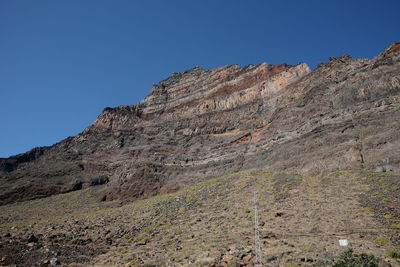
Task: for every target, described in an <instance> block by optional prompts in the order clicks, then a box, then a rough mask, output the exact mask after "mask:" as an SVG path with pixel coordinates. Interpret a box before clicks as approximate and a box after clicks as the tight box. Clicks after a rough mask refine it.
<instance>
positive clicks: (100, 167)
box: [0, 43, 400, 204]
mask: <svg viewBox="0 0 400 267" xmlns="http://www.w3.org/2000/svg"><path fill="white" fill-rule="evenodd" d="M399 50H400V43H395V44H393V45H392V46H390V47H389V48H388V49H386V50H385V51H384V52H383V53H381V54H380V55H379V56H377V57H376V58H374V59H372V60H368V59H353V58H351V57H350V56H347V55H344V56H341V57H339V58H331V59H330V62H329V63H321V64H320V65H319V66H318V68H317V69H316V70H314V71H311V70H310V68H309V67H308V66H307V65H306V64H304V63H302V64H299V65H296V66H290V65H269V64H265V63H263V64H260V65H257V66H252V65H251V66H247V67H245V68H241V67H240V66H238V65H232V66H223V67H219V68H215V69H211V70H205V69H202V68H200V67H195V68H193V69H191V70H188V71H185V72H181V73H174V74H172V76H171V77H169V78H168V79H166V80H163V81H161V82H159V83H158V84H156V85H154V86H153V88H152V90H151V92H150V94H149V95H148V96H147V97H146V98H145V99H144V100H143V101H142V102H141V103H139V104H137V105H132V106H120V107H116V108H105V109H104V111H103V112H102V114H100V116H99V117H98V118H97V119H96V120H95V121H94V123H93V124H92V125H91V126H89V127H88V128H86V129H85V130H84V131H83V132H82V133H81V134H79V135H77V136H75V137H70V138H67V139H65V140H63V141H61V142H60V143H58V144H55V145H54V146H51V147H46V148H37V149H34V150H32V151H30V152H28V153H25V154H21V155H17V156H13V157H10V158H8V159H0V181H1V185H0V189H1V190H0V192H1V193H0V203H1V204H5V203H9V202H12V201H16V200H25V199H30V198H37V197H42V196H47V195H51V194H55V193H59V192H66V191H71V190H76V189H80V188H83V187H86V186H90V185H96V184H102V183H107V182H108V189H107V191H106V192H103V194H102V195H101V196H100V198H101V199H107V200H108V199H132V198H142V197H148V196H151V195H155V194H159V193H165V192H170V191H174V190H177V189H179V188H181V187H183V186H186V185H189V184H193V183H195V182H198V181H200V180H204V179H207V178H210V177H215V176H219V175H223V174H225V173H230V172H233V171H237V170H240V169H247V168H255V167H257V168H259V167H263V168H270V169H284V170H295V171H305V172H311V173H318V172H323V171H327V170H335V169H371V170H379V171H389V170H392V171H395V172H398V171H399V168H400V154H399V153H398V151H400V123H399V121H400V110H399V107H400V51H399Z"/></svg>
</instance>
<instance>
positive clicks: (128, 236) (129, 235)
mask: <svg viewBox="0 0 400 267" xmlns="http://www.w3.org/2000/svg"><path fill="white" fill-rule="evenodd" d="M122 237H123V238H125V239H131V237H132V235H131V234H124V235H123V236H122Z"/></svg>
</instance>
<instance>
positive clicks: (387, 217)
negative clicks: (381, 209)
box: [383, 214, 393, 220]
mask: <svg viewBox="0 0 400 267" xmlns="http://www.w3.org/2000/svg"><path fill="white" fill-rule="evenodd" d="M383 218H385V219H387V220H390V219H393V215H391V214H385V215H383Z"/></svg>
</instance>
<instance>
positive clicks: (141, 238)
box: [133, 235, 149, 245]
mask: <svg viewBox="0 0 400 267" xmlns="http://www.w3.org/2000/svg"><path fill="white" fill-rule="evenodd" d="M133 241H135V243H136V244H138V245H146V244H147V242H149V238H148V237H147V236H143V235H140V236H137V237H135V238H134V240H133Z"/></svg>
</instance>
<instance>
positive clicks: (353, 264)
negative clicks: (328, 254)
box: [313, 249, 379, 267]
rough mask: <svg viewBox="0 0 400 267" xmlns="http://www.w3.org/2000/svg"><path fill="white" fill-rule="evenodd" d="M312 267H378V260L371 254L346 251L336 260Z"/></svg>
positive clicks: (319, 263) (322, 262)
mask: <svg viewBox="0 0 400 267" xmlns="http://www.w3.org/2000/svg"><path fill="white" fill-rule="evenodd" d="M313 266H314V267H328V266H329V267H378V266H379V259H378V258H376V257H375V256H374V255H372V254H366V253H361V254H355V253H353V250H351V249H350V250H347V251H345V252H343V253H342V254H340V255H339V256H338V257H337V258H334V259H331V260H327V261H320V262H318V263H316V264H314V265H313Z"/></svg>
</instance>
